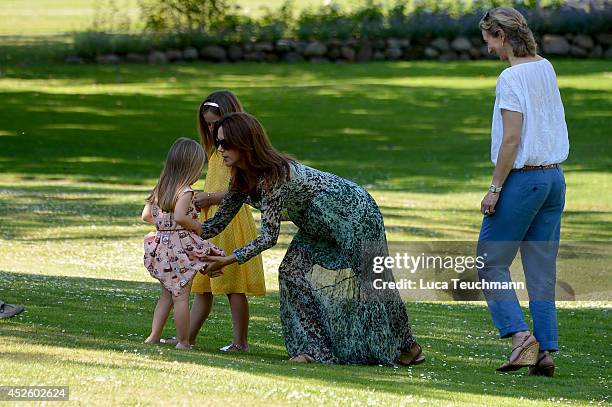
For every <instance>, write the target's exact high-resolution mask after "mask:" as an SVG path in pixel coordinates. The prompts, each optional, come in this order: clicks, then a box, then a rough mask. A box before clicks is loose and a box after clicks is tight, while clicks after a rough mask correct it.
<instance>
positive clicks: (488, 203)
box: [480, 192, 499, 215]
mask: <svg viewBox="0 0 612 407" xmlns="http://www.w3.org/2000/svg"><path fill="white" fill-rule="evenodd" d="M498 199H499V192H498V193H493V192H487V194H486V195H485V197H484V198H483V199H482V202H481V203H480V212H482V214H483V215H493V214H494V213H495V205H497V200H498Z"/></svg>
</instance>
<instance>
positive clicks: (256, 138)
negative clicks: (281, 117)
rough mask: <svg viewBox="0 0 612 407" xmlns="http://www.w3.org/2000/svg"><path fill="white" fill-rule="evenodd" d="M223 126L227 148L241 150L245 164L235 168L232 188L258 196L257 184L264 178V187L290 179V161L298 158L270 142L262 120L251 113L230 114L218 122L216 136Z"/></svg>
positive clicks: (241, 156) (242, 162)
mask: <svg viewBox="0 0 612 407" xmlns="http://www.w3.org/2000/svg"><path fill="white" fill-rule="evenodd" d="M220 127H223V137H224V140H225V143H226V145H227V149H228V150H231V149H235V150H238V151H239V152H240V160H241V164H242V167H244V168H238V167H236V166H234V167H232V185H231V187H232V189H237V190H239V191H242V192H245V193H248V194H250V195H251V196H253V195H255V191H256V188H257V184H258V183H259V182H260V180H261V179H262V178H263V181H264V188H266V189H269V188H271V187H272V186H273V185H275V184H277V183H281V182H284V181H287V180H289V177H290V168H289V164H290V163H292V162H295V160H294V159H293V158H292V157H290V156H288V155H286V154H283V153H281V152H279V151H278V150H276V149H275V148H274V147H273V146H272V144H271V143H270V139H269V138H268V135H267V134H266V130H265V129H264V128H263V126H262V125H261V123H260V122H259V121H258V120H257V119H256V118H255V117H253V116H251V115H250V114H248V113H244V112H239V113H230V114H226V115H225V116H223V117H222V118H221V119H220V120H219V121H218V122H217V123H216V124H215V130H214V137H215V139H216V138H217V134H218V133H219V128H220Z"/></svg>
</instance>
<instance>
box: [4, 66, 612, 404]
mask: <svg viewBox="0 0 612 407" xmlns="http://www.w3.org/2000/svg"><path fill="white" fill-rule="evenodd" d="M553 62H554V65H555V68H556V70H557V72H558V74H559V84H560V87H561V93H562V97H563V100H564V104H565V109H566V116H567V122H568V126H569V131H570V142H571V154H570V159H569V160H568V162H567V163H566V165H565V166H564V170H565V173H566V178H567V185H568V193H567V205H566V212H565V214H564V218H563V229H562V238H563V239H564V240H578V241H587V240H600V241H610V240H611V238H612V193H611V192H610V190H609V186H610V181H611V179H612V175H611V170H612V159H611V157H610V154H609V145H610V144H609V143H610V142H609V122H610V116H611V115H610V112H611V111H612V75H611V74H610V72H609V65H608V64H606V62H604V61H568V60H566V61H553ZM502 69H503V65H501V64H500V63H498V62H466V63H447V64H441V63H430V62H416V63H412V62H410V63H409V62H398V63H371V64H359V65H350V64H346V65H331V64H330V65H311V64H303V65H265V64H261V65H251V64H238V65H210V64H194V65H188V64H185V65H169V66H161V67H160V66H156V67H152V66H127V65H120V66H117V67H108V66H66V65H54V64H46V65H36V64H34V65H32V64H31V65H20V64H17V63H12V64H11V63H5V64H3V65H2V66H0V94H1V95H0V97H1V100H2V110H0V225H1V226H0V299H4V300H6V301H9V302H17V303H25V304H26V305H27V311H26V312H25V313H24V314H22V315H21V316H19V317H17V318H15V319H13V320H10V321H2V322H0V337H1V339H0V355H1V357H0V371H2V372H12V373H11V374H9V375H6V374H5V375H3V376H2V380H0V385H25V384H41V385H42V384H44V385H68V386H70V388H71V400H75V401H78V402H80V403H81V404H84V405H92V404H101V405H109V404H112V403H114V404H130V405H131V404H138V403H140V404H144V405H149V404H158V403H170V402H176V403H185V404H191V403H193V404H196V403H197V404H202V403H210V404H218V403H221V402H224V401H227V402H233V403H249V404H255V405H258V404H262V405H264V404H265V405H276V404H286V403H291V402H294V403H301V404H325V405H349V404H351V405H353V404H354V405H373V404H387V405H402V404H411V403H422V404H425V405H445V406H446V405H449V406H450V405H454V406H461V405H487V406H488V405H508V406H510V405H512V406H514V405H534V404H544V405H546V404H550V405H552V404H558V403H561V404H571V405H589V404H595V405H597V404H606V405H608V404H610V398H609V395H610V394H611V392H610V380H609V379H610V374H611V373H612V369H611V368H610V360H612V351H610V349H611V347H610V318H609V311H610V307H611V304H612V303H611V302H610V301H609V299H608V298H604V299H605V300H606V301H600V302H597V301H588V302H587V301H583V302H574V303H562V304H561V308H560V310H559V322H560V340H561V349H560V350H561V352H559V354H558V356H557V359H556V360H557V364H558V370H557V377H556V378H555V379H554V380H548V379H545V378H532V377H526V376H524V374H506V375H500V374H496V373H495V372H494V368H495V367H496V366H497V365H498V364H499V363H500V362H501V361H502V360H503V359H504V358H505V356H506V354H507V351H508V346H509V344H508V343H507V342H505V341H499V340H498V339H497V338H496V333H495V332H494V330H493V327H492V324H491V323H490V318H489V316H488V313H487V311H486V307H485V306H484V304H483V303H439V302H435V303H428V302H414V301H409V302H408V303H407V307H408V311H409V313H410V316H411V318H412V322H413V324H414V330H415V334H416V336H417V338H418V339H419V341H420V342H422V343H423V345H424V346H425V351H426V353H427V356H428V362H427V364H425V365H423V366H418V367H414V368H409V369H394V368H388V367H379V366H351V367H347V366H314V365H310V366H294V365H290V364H288V363H287V362H286V361H285V359H286V354H285V349H284V345H283V339H282V335H281V326H280V320H279V317H278V287H277V282H276V278H277V274H276V270H277V267H278V263H279V262H280V259H281V258H282V255H283V253H284V249H285V248H286V245H287V244H288V242H289V240H290V238H291V234H292V232H293V231H294V228H293V227H292V226H291V225H290V224H284V225H283V230H282V236H281V239H280V242H279V245H278V246H277V247H275V248H274V249H272V250H270V251H268V252H266V253H265V255H264V262H265V269H266V279H267V285H268V291H269V294H268V295H267V296H266V297H259V298H253V299H252V300H251V315H252V318H251V335H250V339H251V348H252V352H251V353H250V354H248V355H242V356H235V355H230V356H226V355H220V354H218V353H217V352H216V349H217V348H218V347H220V346H222V345H225V344H227V343H228V341H229V339H230V336H231V323H230V316H229V310H228V307H227V300H226V299H224V298H220V297H219V298H218V299H217V300H216V304H215V308H214V310H213V315H212V317H211V319H210V321H209V322H208V323H207V325H205V328H204V329H203V331H202V334H201V336H200V341H199V343H198V345H197V348H196V350H195V351H193V352H188V353H182V352H178V351H175V350H173V349H171V348H168V347H155V346H153V347H151V346H145V345H143V344H142V340H143V339H144V337H146V335H147V334H148V329H149V324H150V319H151V313H152V309H153V307H154V303H155V301H156V298H157V295H158V288H157V285H156V283H155V281H154V280H153V279H151V278H150V277H149V276H148V274H147V273H146V271H145V270H144V268H143V267H142V265H141V264H142V261H141V256H142V247H141V246H142V236H143V235H144V234H145V233H146V232H147V231H148V229H149V227H147V226H145V225H142V224H141V223H140V222H139V221H138V215H139V213H140V210H141V208H142V204H143V200H144V198H145V196H146V194H147V192H148V190H149V189H150V188H151V187H152V185H153V183H154V182H155V179H156V177H157V175H158V174H159V171H160V170H161V165H162V160H163V159H164V157H165V154H166V152H167V149H168V147H169V146H170V144H171V143H172V141H173V140H174V139H175V138H176V137H179V136H191V137H195V111H196V109H197V106H198V104H199V102H200V101H201V99H202V98H203V97H204V96H205V95H206V94H208V93H209V92H210V91H212V90H214V89H219V88H230V89H232V90H233V91H235V92H236V93H237V94H238V95H239V96H240V98H241V99H242V101H243V104H244V105H245V107H246V108H247V110H248V111H250V112H251V113H253V114H255V115H256V116H257V117H259V118H260V119H261V120H262V122H263V123H264V125H265V126H266V128H267V130H268V132H269V134H270V137H271V139H272V141H273V143H274V144H275V146H277V147H278V148H280V149H281V150H284V151H287V152H289V153H291V154H293V155H294V156H296V157H297V158H298V159H299V160H301V161H303V162H305V163H306V164H309V165H312V166H314V167H316V168H319V169H322V170H326V171H331V172H334V173H336V174H338V175H341V176H344V177H347V178H350V179H352V180H354V181H356V182H358V183H360V184H362V185H364V186H366V187H367V188H368V189H369V190H370V191H371V192H372V195H373V196H374V197H375V198H376V200H377V201H378V202H379V204H380V206H381V208H382V210H383V214H384V215H385V220H386V226H387V233H388V237H389V239H390V240H393V241H410V240H474V239H475V238H476V236H477V233H478V227H479V224H480V220H481V217H480V216H479V213H478V207H479V202H480V199H481V198H482V196H483V193H484V190H485V189H486V187H487V185H488V183H489V181H490V176H491V171H492V166H491V164H490V162H489V161H488V156H489V129H490V120H491V118H490V116H491V109H492V104H493V98H494V86H495V78H496V76H497V75H498V74H499V72H500V71H501V70H502ZM200 186H201V184H200ZM602 285H603V284H602ZM604 290H605V287H604ZM166 331H167V334H168V335H171V334H172V333H173V327H172V323H171V322H170V324H169V326H168V327H167V330H166Z"/></svg>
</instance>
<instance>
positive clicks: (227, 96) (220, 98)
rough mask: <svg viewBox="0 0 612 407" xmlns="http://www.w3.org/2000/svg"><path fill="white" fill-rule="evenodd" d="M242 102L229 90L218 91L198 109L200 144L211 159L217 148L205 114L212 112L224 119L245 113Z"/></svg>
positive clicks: (209, 96)
mask: <svg viewBox="0 0 612 407" xmlns="http://www.w3.org/2000/svg"><path fill="white" fill-rule="evenodd" d="M243 111H244V110H243V109H242V104H241V103H240V100H238V98H237V97H236V95H234V94H233V93H232V92H230V91H229V90H218V91H215V92H213V93H211V94H210V95H208V97H207V98H206V99H204V101H203V102H202V103H201V104H200V108H199V109H198V132H199V133H200V143H201V144H202V146H203V147H204V150H205V151H206V155H207V156H209V157H210V154H211V153H212V151H213V148H214V146H215V143H214V139H213V135H212V132H211V131H210V129H209V128H208V125H207V124H206V120H204V113H206V112H211V113H214V114H215V115H217V116H219V117H222V116H224V115H226V114H228V113H234V112H243Z"/></svg>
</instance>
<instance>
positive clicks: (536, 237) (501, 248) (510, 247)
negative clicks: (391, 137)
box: [478, 7, 569, 376]
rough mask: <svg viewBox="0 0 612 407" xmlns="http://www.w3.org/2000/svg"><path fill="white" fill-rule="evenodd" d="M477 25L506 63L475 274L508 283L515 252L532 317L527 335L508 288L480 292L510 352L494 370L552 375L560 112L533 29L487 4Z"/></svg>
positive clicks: (561, 195) (562, 147) (562, 150)
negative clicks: (480, 261)
mask: <svg viewBox="0 0 612 407" xmlns="http://www.w3.org/2000/svg"><path fill="white" fill-rule="evenodd" d="M479 27H480V29H481V30H482V35H483V38H484V40H485V42H486V43H487V47H488V50H489V53H495V54H497V55H498V56H499V58H500V59H501V60H505V61H508V62H509V63H510V67H508V68H506V69H505V70H504V71H503V72H502V73H501V75H500V76H499V79H498V81H497V88H496V94H495V106H494V109H493V125H492V131H491V138H492V142H491V161H492V162H493V164H494V165H495V170H494V172H493V178H492V182H491V186H490V188H489V192H488V193H487V194H486V195H485V197H484V199H483V200H482V203H481V212H482V213H483V214H484V219H483V222H482V226H481V230H480V236H479V244H478V251H479V255H483V256H486V257H485V258H486V261H485V267H484V268H482V269H481V270H480V278H481V279H482V280H486V281H498V282H510V271H509V267H510V265H511V263H512V261H513V259H514V257H515V256H516V253H517V251H518V250H519V249H520V250H521V259H522V263H523V269H524V273H525V281H526V284H527V290H528V293H529V310H530V312H531V316H532V320H533V335H532V334H531V332H530V331H529V328H528V326H527V324H526V323H525V320H524V318H523V314H522V311H521V308H520V305H519V302H518V300H517V297H516V293H515V292H514V290H513V289H510V290H485V291H484V293H485V297H486V298H487V303H488V306H489V311H490V313H491V316H492V319H493V322H494V324H495V326H496V327H497V329H498V330H499V333H500V337H502V338H508V337H511V338H512V352H511V354H510V357H509V359H508V361H507V362H506V363H504V364H503V365H502V366H501V367H500V368H498V370H499V371H513V370H518V369H520V368H522V367H528V366H529V367H530V369H529V374H533V375H546V376H552V375H553V374H554V362H553V359H552V357H551V355H550V352H555V351H557V349H558V343H557V342H558V339H557V336H558V335H557V317H556V309H555V278H556V257H557V253H558V248H559V236H560V226H561V214H562V212H563V208H564V205H565V179H564V176H563V171H562V170H561V167H560V165H559V164H560V163H561V162H563V161H565V159H566V158H567V156H568V153H569V142H568V135H567V126H566V124H565V112H564V110H563V103H562V102H561V96H560V93H559V88H558V86H557V79H556V75H555V71H554V69H553V67H552V65H551V64H550V62H548V61H547V60H546V59H544V58H542V57H541V56H539V55H537V54H536V43H535V40H534V38H533V34H532V32H531V30H530V29H529V27H528V25H527V21H526V20H525V18H524V17H523V16H522V15H521V14H520V13H519V12H518V11H517V10H515V9H513V8H510V7H497V8H494V9H492V10H490V11H489V12H487V13H486V14H485V16H484V17H483V18H482V20H481V21H480V24H479ZM510 286H512V285H510Z"/></svg>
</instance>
